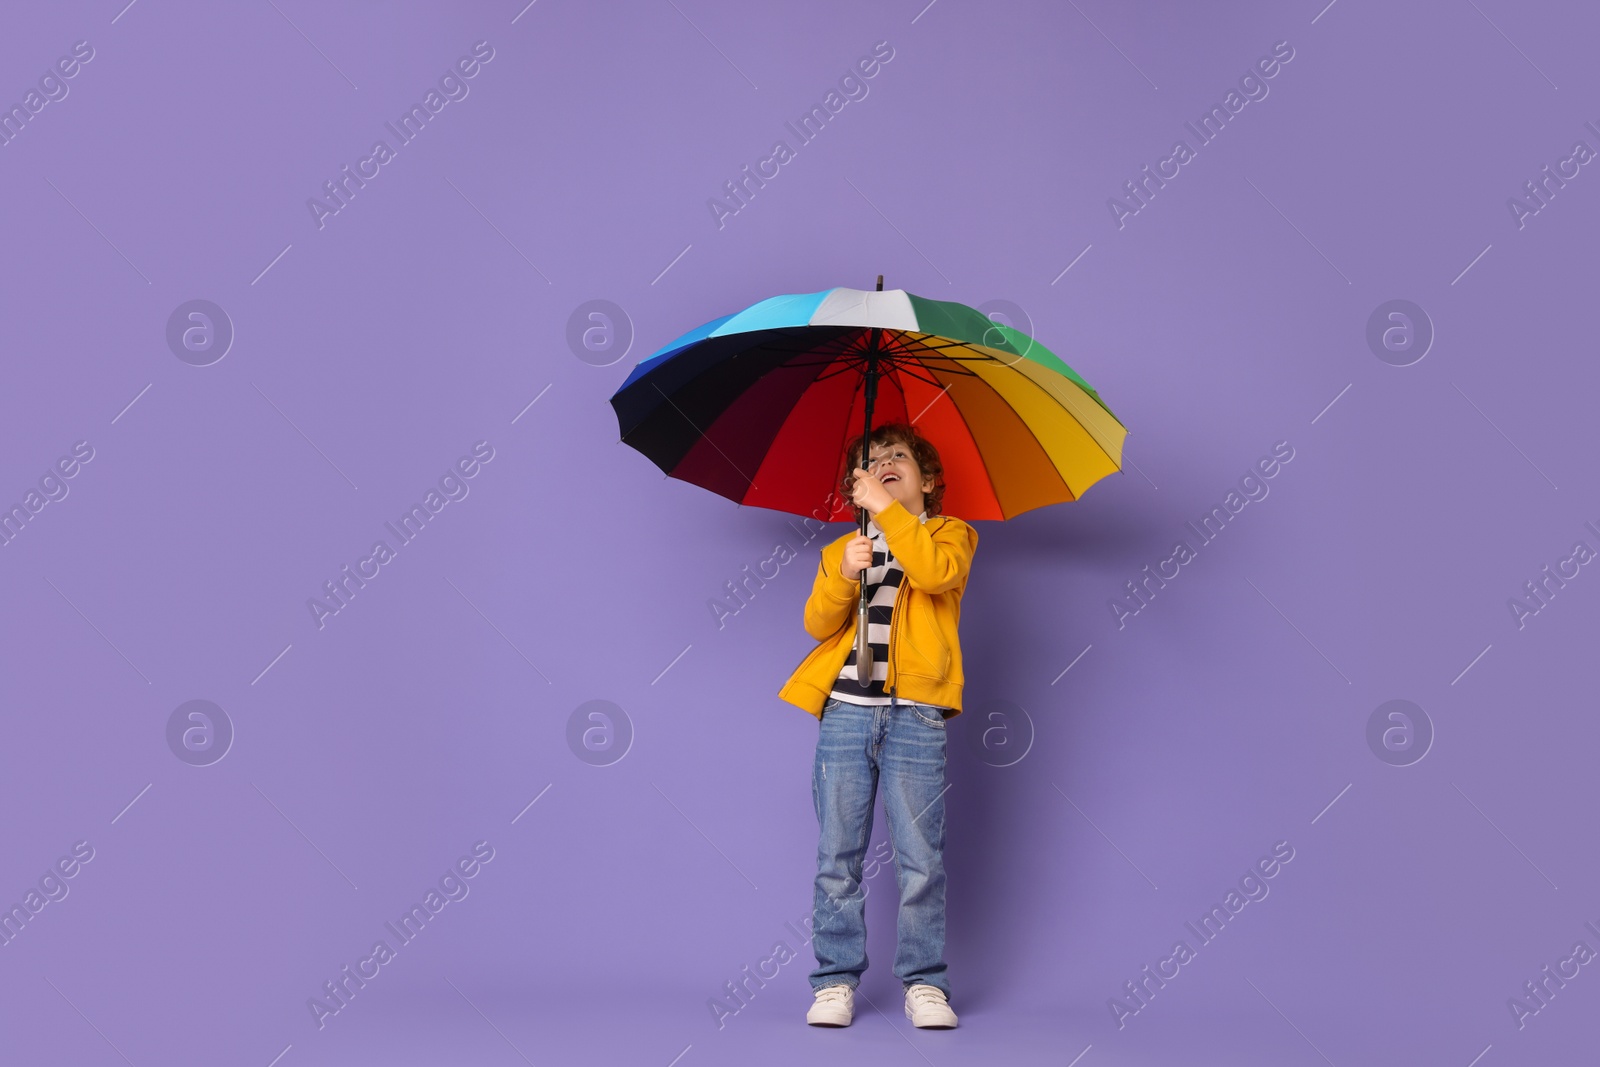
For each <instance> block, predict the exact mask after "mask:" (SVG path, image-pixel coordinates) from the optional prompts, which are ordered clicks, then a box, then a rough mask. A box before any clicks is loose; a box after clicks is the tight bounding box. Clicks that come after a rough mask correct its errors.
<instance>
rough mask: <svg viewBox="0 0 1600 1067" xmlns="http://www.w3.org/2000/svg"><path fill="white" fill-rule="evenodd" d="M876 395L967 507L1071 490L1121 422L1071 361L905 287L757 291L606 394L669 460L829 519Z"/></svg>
mask: <svg viewBox="0 0 1600 1067" xmlns="http://www.w3.org/2000/svg"><path fill="white" fill-rule="evenodd" d="M880 284H881V281H880ZM869 371H870V372H872V373H871V377H872V380H873V381H875V382H876V385H877V388H876V390H875V392H876V397H875V399H874V398H873V397H872V396H871V393H870V391H869V389H867V388H865V386H866V385H867V383H868V380H869ZM869 402H871V403H872V405H873V406H872V409H871V417H872V420H873V424H874V425H877V424H881V423H883V422H907V423H911V424H912V425H914V426H915V427H916V428H917V431H918V432H919V433H920V434H922V435H923V436H924V437H927V438H928V439H929V440H930V441H932V442H933V443H934V444H935V445H936V446H937V447H938V449H939V457H940V459H941V460H942V461H943V464H944V470H945V482H946V490H945V496H944V503H943V506H944V510H945V511H946V512H947V513H949V514H952V515H956V516H959V517H960V518H962V519H964V520H968V521H971V520H975V519H1008V518H1011V517H1012V516H1014V515H1018V514H1021V513H1022V512H1024V511H1029V510H1032V509H1033V508H1039V507H1044V506H1046V505H1048V504H1057V503H1062V502H1065V501H1069V500H1076V499H1077V498H1078V497H1079V496H1081V495H1082V494H1083V492H1084V490H1086V489H1088V488H1089V486H1091V485H1093V484H1094V483H1095V482H1097V481H1099V480H1100V479H1101V478H1103V477H1105V476H1106V475H1107V474H1110V473H1112V472H1113V471H1117V470H1120V469H1121V467H1122V443H1123V440H1124V438H1125V437H1126V436H1127V432H1128V431H1127V429H1126V428H1125V427H1124V426H1123V425H1122V423H1120V422H1119V421H1118V420H1117V418H1116V416H1115V415H1113V414H1112V413H1111V409H1110V408H1108V407H1107V406H1106V405H1105V403H1104V402H1103V401H1102V400H1101V399H1100V397H1099V394H1097V393H1096V392H1095V391H1094V389H1093V388H1091V387H1090V385H1089V383H1088V382H1086V381H1084V380H1083V379H1082V378H1081V377H1079V375H1078V374H1077V373H1076V372H1075V371H1073V369H1072V368H1071V367H1069V366H1067V365H1066V364H1065V363H1063V362H1062V361H1061V360H1060V359H1058V358H1057V357H1056V356H1055V355H1054V354H1052V353H1051V352H1050V351H1049V350H1048V349H1046V348H1045V347H1044V346H1043V345H1041V344H1039V342H1037V341H1035V340H1033V339H1032V338H1030V337H1028V336H1027V335H1026V334H1023V333H1020V332H1018V331H1017V330H1015V329H1012V328H1011V327H1009V326H1004V325H1002V324H1000V323H996V322H994V321H992V320H990V319H989V318H988V317H987V316H985V315H984V314H983V313H982V312H979V311H977V310H976V309H974V308H970V307H967V306H966V305H965V304H958V303H953V302H951V301H945V300H930V299H928V298H927V297H921V296H916V295H915V294H912V293H908V292H906V291H905V290H903V289H890V290H887V291H880V292H872V291H868V290H862V289H846V288H836V289H825V290H823V291H822V292H817V293H797V294H792V295H787V296H775V297H772V298H770V299H767V300H763V301H761V302H760V303H757V304H754V305H752V306H750V307H749V308H746V309H745V310H744V311H740V312H738V313H736V314H733V315H725V316H723V317H722V318H718V319H713V320H711V321H710V322H707V323H705V324H703V325H701V326H699V327H697V328H695V329H693V330H690V331H689V332H688V333H686V334H684V335H683V336H682V337H679V338H678V339H677V340H675V341H673V342H671V343H670V344H667V345H664V346H663V347H662V348H660V349H659V350H657V351H656V352H655V353H653V354H652V355H650V356H649V357H648V358H646V359H644V360H642V361H641V362H640V363H639V364H638V365H637V366H636V367H634V369H633V373H632V374H630V375H629V376H628V380H627V381H625V382H624V383H623V384H622V386H621V388H619V389H618V390H617V391H616V393H615V394H614V395H613V396H612V397H611V406H612V408H613V409H614V410H615V412H616V415H617V422H618V425H619V427H620V428H621V431H622V440H623V441H624V442H626V443H627V444H629V445H631V446H632V447H633V448H636V449H638V450H639V451H640V452H642V453H644V454H645V455H646V456H648V457H650V459H651V461H652V462H654V463H655V465H656V466H657V467H659V468H661V470H662V471H664V472H665V473H666V474H668V475H670V476H671V477H674V478H679V479H682V480H683V481H687V482H693V483H694V484H695V485H699V486H702V487H703V488H706V489H709V490H711V491H712V492H714V493H717V494H719V495H721V496H725V497H727V498H728V499H730V500H734V501H737V502H738V503H740V504H746V505H751V506H754V507H762V508H771V509H774V510H777V511H783V512H789V513H791V514H796V515H810V516H815V517H816V518H819V519H823V520H824V521H830V522H832V521H850V520H851V519H853V518H854V515H853V512H852V510H851V506H850V500H849V499H848V498H847V497H846V498H840V496H839V495H838V487H839V482H840V479H841V478H842V477H843V476H844V475H845V473H846V472H845V469H844V458H843V457H844V455H845V452H846V448H847V447H849V446H850V445H851V443H852V442H855V443H857V444H859V442H860V441H861V440H862V433H863V430H864V429H865V421H864V420H865V418H866V416H867V407H866V405H867V403H869Z"/></svg>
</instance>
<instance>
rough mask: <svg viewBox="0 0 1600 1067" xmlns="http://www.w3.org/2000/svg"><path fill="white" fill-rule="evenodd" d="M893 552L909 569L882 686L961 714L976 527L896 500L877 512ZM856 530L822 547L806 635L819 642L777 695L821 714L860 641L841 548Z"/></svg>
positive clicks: (855, 594)
mask: <svg viewBox="0 0 1600 1067" xmlns="http://www.w3.org/2000/svg"><path fill="white" fill-rule="evenodd" d="M872 521H873V522H875V523H877V525H878V529H880V530H882V531H883V537H884V540H885V541H887V542H888V545H889V551H890V552H891V553H893V554H894V558H895V560H896V561H898V562H899V564H900V567H901V569H902V570H903V571H904V572H905V573H904V575H903V577H902V580H901V582H900V587H899V589H898V591H897V592H896V593H895V601H894V609H893V610H892V612H891V613H890V616H889V663H888V677H887V678H886V679H885V680H884V688H885V689H886V690H888V691H889V692H891V693H893V694H894V696H895V697H896V698H897V699H900V700H907V701H915V702H917V703H919V704H938V705H940V706H942V707H947V708H951V709H953V710H952V711H951V712H950V714H949V716H948V717H949V718H954V717H955V716H957V715H959V714H961V689H962V686H963V685H964V684H965V681H966V679H965V676H964V675H963V674H962V670H961V643H960V641H959V639H958V637H957V625H958V623H959V622H960V619H961V594H962V593H963V592H965V590H966V588H967V573H968V572H969V571H970V570H971V568H972V554H973V552H974V550H976V549H977V547H978V531H977V530H974V529H973V528H972V527H971V526H969V525H967V524H966V523H965V522H962V521H961V520H960V519H957V518H954V517H952V516H948V515H937V516H932V517H930V518H929V519H928V521H927V522H922V521H921V519H920V518H919V517H918V516H916V515H913V514H911V512H910V511H908V510H906V507H905V506H904V505H903V504H901V503H900V502H899V501H898V500H896V501H895V502H893V503H892V504H890V505H889V506H888V507H886V508H884V509H883V510H882V511H880V512H879V513H878V514H877V515H876V516H874V517H873V520H872ZM858 532H859V531H858V530H854V529H852V530H850V531H849V532H847V533H845V534H842V535H841V536H840V537H839V538H838V540H836V541H834V542H833V543H832V544H829V545H826V546H824V547H823V549H822V559H821V560H819V561H818V563H817V577H816V580H815V581H814V582H813V583H812V587H811V596H810V597H809V598H808V599H807V600H806V611H805V627H806V633H808V634H810V635H811V636H812V637H814V638H816V640H817V641H818V642H819V644H818V645H817V647H816V648H814V649H812V650H811V652H810V653H808V654H807V656H806V658H805V659H804V660H802V661H801V662H800V666H798V667H796V668H795V670H794V673H793V674H792V675H790V677H789V680H788V681H787V682H785V683H784V685H783V688H782V689H780V690H778V696H779V697H781V698H782V699H784V700H786V701H788V702H789V703H791V704H794V705H796V706H797V707H800V708H803V709H804V710H806V711H809V712H810V713H811V714H812V715H815V716H817V717H818V718H821V717H822V706H823V705H824V704H825V703H827V701H828V697H829V694H830V693H831V691H832V690H833V686H834V683H835V682H836V681H838V679H839V672H840V671H841V670H843V669H844V665H845V662H846V661H847V660H849V658H850V649H851V646H852V645H853V644H854V643H855V639H856V604H857V602H858V600H859V598H860V595H861V580H860V579H859V578H856V579H855V580H851V579H849V578H846V577H845V576H844V575H843V574H842V573H841V564H842V562H843V560H844V546H845V545H846V543H848V542H849V540H850V539H851V538H852V537H855V536H856V534H857V533H858Z"/></svg>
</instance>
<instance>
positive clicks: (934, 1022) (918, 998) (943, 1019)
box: [906, 984, 956, 1030]
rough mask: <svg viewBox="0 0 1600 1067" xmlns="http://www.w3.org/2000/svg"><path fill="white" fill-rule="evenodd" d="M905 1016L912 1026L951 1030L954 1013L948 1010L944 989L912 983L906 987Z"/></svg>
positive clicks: (953, 1027) (953, 1023)
mask: <svg viewBox="0 0 1600 1067" xmlns="http://www.w3.org/2000/svg"><path fill="white" fill-rule="evenodd" d="M906 1018H907V1019H910V1020H911V1025H912V1026H920V1027H922V1028H923V1029H924V1030H953V1029H955V1025H956V1013H955V1012H953V1011H951V1010H950V1002H949V1001H948V1000H946V999H945V996H944V990H942V989H940V988H938V987H937V986H931V985H921V984H918V985H914V986H910V987H908V988H907V989H906Z"/></svg>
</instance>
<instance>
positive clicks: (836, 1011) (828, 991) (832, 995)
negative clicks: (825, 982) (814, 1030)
mask: <svg viewBox="0 0 1600 1067" xmlns="http://www.w3.org/2000/svg"><path fill="white" fill-rule="evenodd" d="M816 997H817V1000H816V1003H815V1004H812V1005H811V1010H810V1011H808V1012H806V1022H808V1023H810V1024H811V1025H812V1026H849V1025H850V1020H851V1019H853V1018H855V1013H856V991H855V990H854V989H852V988H851V987H850V986H847V985H844V984H839V985H830V986H823V987H822V988H821V989H818V990H817V991H816Z"/></svg>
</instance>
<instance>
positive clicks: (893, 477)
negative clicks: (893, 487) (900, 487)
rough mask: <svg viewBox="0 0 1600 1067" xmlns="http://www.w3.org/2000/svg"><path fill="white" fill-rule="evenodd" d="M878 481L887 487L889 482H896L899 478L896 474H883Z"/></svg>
mask: <svg viewBox="0 0 1600 1067" xmlns="http://www.w3.org/2000/svg"><path fill="white" fill-rule="evenodd" d="M878 480H879V481H880V482H882V483H883V484H884V485H888V484H889V483H890V482H898V481H899V480H900V476H899V475H898V474H885V475H884V476H883V477H882V478H880V479H878Z"/></svg>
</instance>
